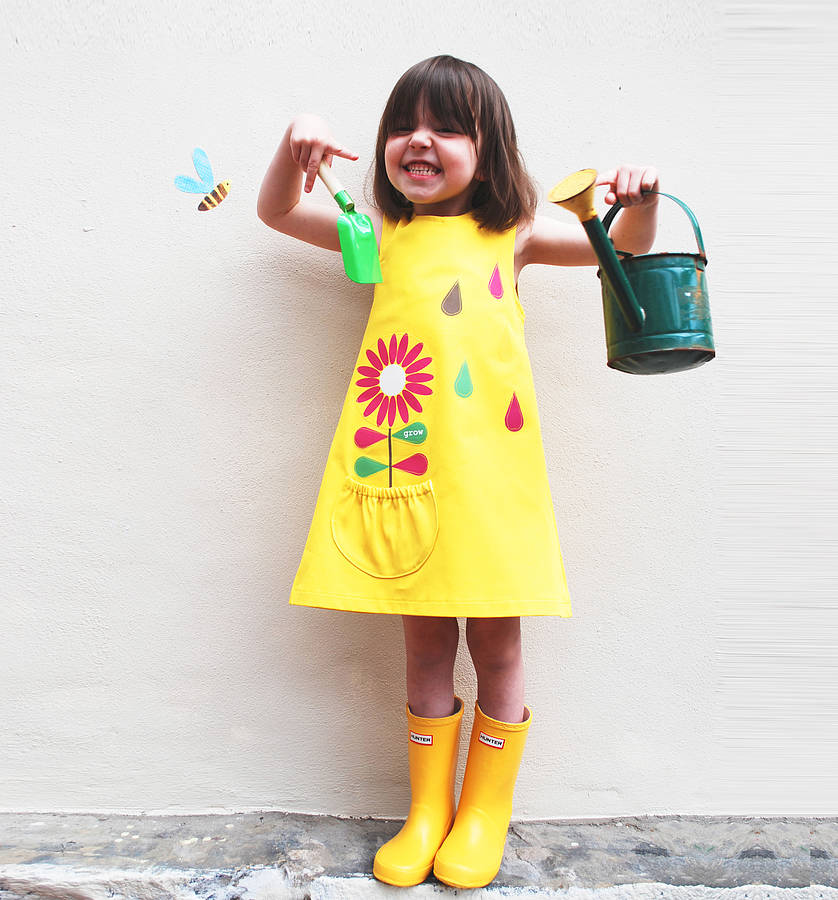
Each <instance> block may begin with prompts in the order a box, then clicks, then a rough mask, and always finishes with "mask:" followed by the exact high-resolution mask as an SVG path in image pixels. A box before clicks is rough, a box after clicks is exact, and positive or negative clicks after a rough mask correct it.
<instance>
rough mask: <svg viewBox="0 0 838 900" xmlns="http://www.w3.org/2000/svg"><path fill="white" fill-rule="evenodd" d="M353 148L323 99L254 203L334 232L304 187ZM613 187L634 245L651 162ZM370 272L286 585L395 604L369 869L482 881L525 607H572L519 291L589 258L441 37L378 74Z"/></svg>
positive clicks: (319, 595) (512, 716) (642, 231)
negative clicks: (354, 346) (399, 770)
mask: <svg viewBox="0 0 838 900" xmlns="http://www.w3.org/2000/svg"><path fill="white" fill-rule="evenodd" d="M335 156H340V157H343V158H345V159H350V160H356V159H358V156H357V155H356V154H354V153H352V152H350V151H349V150H347V149H346V148H345V147H343V146H341V145H340V143H338V141H336V140H335V139H334V138H333V137H332V135H331V133H330V130H329V128H328V126H327V125H326V123H325V122H323V121H322V120H321V119H319V118H317V117H314V116H309V115H306V116H299V117H298V118H296V119H294V121H293V122H292V123H291V124H290V126H289V127H288V130H287V131H286V133H285V136H284V137H283V139H282V142H281V143H280V146H279V149H278V150H277V153H276V156H275V157H274V159H273V161H272V162H271V165H270V167H269V169H268V172H267V174H266V175H265V179H264V182H263V184H262V188H261V192H260V195H259V205H258V214H259V217H260V218H261V219H262V221H264V222H265V223H266V224H268V225H270V226H271V227H272V228H275V229H276V230H278V231H281V232H284V233H285V234H289V235H292V236H293V237H297V238H300V239H301V240H304V241H307V242H309V243H311V244H316V245H317V246H320V247H325V248H327V249H329V250H335V251H337V250H339V249H340V245H339V242H338V232H337V227H336V219H337V215H338V212H339V211H338V209H337V207H336V206H335V205H334V204H324V205H315V204H312V203H308V202H300V198H301V191H300V186H301V181H302V180H303V178H302V177H301V171H302V172H303V173H305V174H304V184H305V191H306V192H309V191H310V190H311V189H312V186H313V184H314V180H315V176H316V174H317V169H318V166H319V165H320V162H321V160H325V162H326V164H327V165H331V162H332V160H333V158H334V157H335ZM598 183H600V184H608V186H609V188H610V190H609V193H608V194H607V196H606V201H607V202H609V203H612V204H613V203H614V202H615V201H616V200H617V199H619V200H620V202H621V203H622V204H623V205H624V206H625V207H627V209H626V211H625V212H624V213H622V215H621V216H620V217H619V218H618V219H617V222H616V223H615V225H614V227H613V230H612V232H611V234H612V237H613V239H614V243H615V244H616V245H617V246H618V247H619V248H620V249H621V250H627V251H629V252H632V253H643V252H646V251H647V250H648V249H649V247H650V246H651V244H652V240H653V237H654V233H655V227H656V201H657V196H656V195H650V196H644V194H643V191H645V190H649V189H657V187H658V184H657V176H656V174H655V171H654V169H652V168H650V167H647V168H643V167H638V166H620V167H618V168H616V169H615V170H613V171H611V172H609V173H607V174H604V175H602V176H601V177H600V178H599V182H598ZM374 194H375V202H376V208H374V209H370V210H366V211H365V212H367V214H368V215H369V216H370V218H371V219H372V222H373V227H374V229H375V233H376V237H377V238H378V240H379V244H380V246H379V255H380V260H381V271H382V276H383V280H382V282H381V283H380V284H378V285H377V286H376V288H375V296H374V300H373V305H372V310H371V312H370V318H369V323H368V325H367V329H366V333H365V335H364V340H363V343H362V345H361V349H360V352H359V354H358V358H357V363H356V369H355V373H354V376H353V383H352V385H350V388H349V392H348V394H347V397H346V401H345V403H344V407H343V412H342V414H341V417H340V421H339V423H338V426H337V431H336V434H335V438H334V441H333V443H332V447H331V450H330V452H329V457H328V461H327V463H326V470H325V474H324V476H323V481H322V484H321V487H320V493H319V496H318V499H317V505H316V508H315V512H314V519H313V522H312V526H311V530H310V532H309V536H308V541H307V543H306V546H305V550H304V553H303V558H302V561H301V564H300V568H299V571H298V573H297V577H296V579H295V581H294V585H293V588H292V592H291V603H292V604H296V605H302V606H317V607H325V608H329V609H341V610H355V611H359V612H380V613H399V614H401V615H402V616H403V623H404V637H405V648H406V656H407V720H408V741H407V748H408V762H409V770H410V785H411V806H410V812H409V815H408V817H407V821H406V822H405V825H404V827H403V828H402V829H401V831H400V832H399V833H398V834H397V835H396V836H395V837H394V838H393V839H392V840H390V841H389V842H388V843H386V844H385V845H384V846H382V847H381V848H380V849H379V850H378V853H377V854H376V856H375V862H374V868H373V871H374V874H375V876H376V878H378V879H380V880H382V881H385V882H388V883H390V884H395V885H402V886H407V885H413V884H418V883H419V882H421V881H423V880H424V879H425V878H426V877H427V876H428V875H429V874H430V872H431V870H433V872H434V874H435V875H436V876H437V878H439V879H440V880H441V881H443V882H445V883H446V884H449V885H452V886H455V887H463V888H472V887H481V886H483V885H486V884H488V883H489V882H490V881H491V880H492V879H493V878H494V877H495V875H496V874H497V872H498V869H499V868H500V863H501V858H502V856H503V849H504V844H505V841H506V833H507V829H508V827H509V819H510V815H511V810H512V792H513V787H514V784H515V779H516V776H517V772H518V767H519V763H520V760H521V755H522V753H523V748H524V741H525V739H526V735H527V731H528V729H529V727H530V723H531V721H532V715H531V712H530V710H529V709H528V708H527V707H526V706H525V705H524V673H523V662H522V656H521V630H520V618H519V617H520V616H522V615H528V616H532V615H559V616H570V615H571V607H570V600H569V597H568V591H567V585H566V583H565V574H564V568H563V565H562V559H561V553H560V549H559V542H558V537H557V532H556V523H555V517H554V512H553V505H552V498H551V494H550V488H549V485H548V482H547V472H546V466H545V462H544V452H543V446H542V443H541V432H540V428H539V420H538V412H537V409H536V398H535V393H534V390H533V380H532V373H531V370H530V365H529V359H528V356H527V351H526V348H525V345H524V312H523V309H522V308H521V305H520V303H519V301H518V296H517V282H518V276H519V274H520V272H521V269H523V268H524V266H527V265H530V264H532V263H543V264H548V265H570V266H574V265H576V266H578V265H594V264H596V258H595V256H594V253H593V251H592V249H591V246H590V244H589V242H588V239H587V237H586V236H585V233H584V231H583V229H582V228H581V226H579V225H578V224H569V223H568V224H563V223H559V222H556V221H554V220H553V219H551V218H545V217H542V216H536V215H535V206H536V191H535V188H534V186H533V183H532V182H531V180H530V178H529V176H528V175H527V173H526V171H525V169H524V167H523V164H522V162H521V159H520V156H519V153H518V147H517V143H516V137H515V129H514V126H513V124H512V119H511V116H510V113H509V108H508V106H507V103H506V100H505V98H504V96H503V94H502V93H501V91H500V89H499V88H498V86H497V85H496V84H495V82H494V81H493V80H492V79H491V78H490V77H489V76H488V75H487V74H486V73H485V72H483V71H482V70H481V69H479V68H477V67H476V66H474V65H471V64H470V63H466V62H462V61H461V60H457V59H454V58H453V57H450V56H438V57H434V58H432V59H427V60H425V61H423V62H420V63H418V64H417V65H415V66H413V67H412V68H411V69H409V70H408V71H407V72H406V73H405V74H404V75H403V76H402V77H401V78H400V79H399V81H398V83H397V84H396V86H395V88H394V89H393V91H392V93H391V95H390V98H389V100H388V101H387V105H386V107H385V109H384V114H383V116H382V119H381V125H380V127H379V131H378V140H377V143H376V150H375V179H374ZM457 616H465V617H467V619H468V621H467V624H466V639H467V643H468V648H469V652H470V653H471V658H472V661H473V663H474V668H475V671H476V674H477V703H476V705H475V714H474V728H473V730H472V734H471V742H470V745H469V752H468V762H467V766H466V771H465V776H464V780H463V787H462V791H461V795H460V803H459V807H458V808H457V810H456V817H455V805H454V775H455V770H456V764H457V756H458V752H457V748H458V738H459V728H460V720H461V718H462V715H463V704H462V701H461V700H460V699H459V698H458V697H456V696H455V694H454V680H453V673H454V658H455V655H456V652H457V644H458V639H459V626H458V623H457V618H456V617H457Z"/></svg>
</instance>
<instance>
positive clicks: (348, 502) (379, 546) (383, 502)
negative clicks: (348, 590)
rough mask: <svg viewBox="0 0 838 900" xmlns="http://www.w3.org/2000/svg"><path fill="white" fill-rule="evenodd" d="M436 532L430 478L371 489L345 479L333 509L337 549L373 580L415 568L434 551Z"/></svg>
mask: <svg viewBox="0 0 838 900" xmlns="http://www.w3.org/2000/svg"><path fill="white" fill-rule="evenodd" d="M438 530H439V519H438V516H437V508H436V497H435V496H434V489H433V485H432V484H431V482H430V480H427V481H422V482H420V483H419V484H411V485H406V486H403V487H375V486H373V485H367V484H361V483H360V482H357V481H355V480H354V479H353V478H351V477H349V476H347V477H346V480H345V481H344V483H343V486H342V487H341V490H340V493H339V494H338V496H337V499H336V500H335V505H334V508H333V509H332V537H333V538H334V541H335V544H336V545H337V548H338V550H340V552H341V553H342V554H343V555H344V556H345V557H346V558H347V559H348V560H349V562H351V563H352V565H354V566H357V567H358V568H359V569H361V571H362V572H366V573H367V574H368V575H373V576H374V577H376V578H399V577H400V576H402V575H410V573H411V572H415V571H416V570H417V569H420V568H421V567H422V566H423V565H424V564H425V562H426V561H427V559H428V557H429V556H430V555H431V551H432V550H433V549H434V544H435V543H436V535H437V531H438Z"/></svg>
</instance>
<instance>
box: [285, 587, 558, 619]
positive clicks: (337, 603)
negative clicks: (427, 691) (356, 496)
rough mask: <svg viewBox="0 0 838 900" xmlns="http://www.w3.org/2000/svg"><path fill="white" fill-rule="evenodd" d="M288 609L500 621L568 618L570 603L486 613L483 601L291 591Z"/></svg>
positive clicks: (507, 606) (530, 603)
mask: <svg viewBox="0 0 838 900" xmlns="http://www.w3.org/2000/svg"><path fill="white" fill-rule="evenodd" d="M289 605H291V606H308V607H315V608H318V609H334V610H339V611H342V612H359V613H384V614H389V615H407V616H410V615H414V616H439V617H445V618H452V619H453V618H456V617H457V616H472V617H473V618H487V619H488V618H501V617H507V616H559V617H560V618H563V619H569V618H572V615H573V614H572V612H571V605H570V600H567V599H565V600H558V599H556V598H554V597H550V598H544V599H541V600H533V599H529V600H522V601H519V600H512V601H510V600H508V599H504V600H499V601H497V605H498V607H500V608H499V609H498V610H492V611H487V610H488V609H489V608H490V607H491V606H492V605H493V604H492V602H491V601H489V602H488V603H487V601H486V599H485V598H484V599H482V600H474V601H471V602H469V601H467V600H465V601H458V602H456V603H454V602H452V601H450V600H443V601H436V602H428V601H426V600H416V601H413V602H410V601H404V600H369V599H365V598H364V597H351V596H343V595H340V594H323V593H320V592H319V591H303V590H294V591H292V593H291V599H290V600H289Z"/></svg>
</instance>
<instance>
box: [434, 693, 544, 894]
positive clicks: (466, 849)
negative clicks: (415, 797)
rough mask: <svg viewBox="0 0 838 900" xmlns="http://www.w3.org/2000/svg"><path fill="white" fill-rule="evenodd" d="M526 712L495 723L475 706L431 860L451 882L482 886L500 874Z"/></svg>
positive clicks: (440, 876)
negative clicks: (449, 821) (450, 815)
mask: <svg viewBox="0 0 838 900" xmlns="http://www.w3.org/2000/svg"><path fill="white" fill-rule="evenodd" d="M524 715H525V716H526V720H525V721H523V722H499V721H498V720H497V719H490V718H489V716H487V715H486V714H485V713H484V712H483V710H482V709H480V707H479V706H478V705H477V704H476V703H475V705H474V727H473V728H472V731H471V743H470V744H469V748H468V763H467V764H466V773H465V776H464V777H463V790H462V792H461V793H460V804H459V807H458V808H457V818H456V819H455V820H454V826H453V828H452V829H451V833H450V834H449V835H448V837H447V838H446V839H445V843H443V845H442V846H441V847H440V848H439V852H438V853H437V855H436V859H435V860H434V875H436V877H437V878H438V879H439V880H440V881H442V882H444V883H445V884H448V885H451V887H459V888H476V887H483V886H484V885H487V884H488V883H489V882H490V881H491V880H492V879H493V878H494V877H495V875H497V874H498V869H500V863H501V859H502V858H503V848H504V845H505V844H506V832H507V830H508V829H509V819H510V816H511V815H512V792H513V789H514V788H515V778H516V777H517V775H518V766H519V765H520V763H521V756H522V754H523V752H524V744H525V743H526V740H527V731H528V730H529V727H530V722H531V721H532V713H531V712H530V710H529V709H528V708H527V707H524Z"/></svg>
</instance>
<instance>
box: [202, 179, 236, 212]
mask: <svg viewBox="0 0 838 900" xmlns="http://www.w3.org/2000/svg"><path fill="white" fill-rule="evenodd" d="M210 184H212V182H210ZM229 192H230V182H229V181H222V182H221V183H220V184H217V185H216V186H215V187H214V188H213V190H212V191H211V192H210V193H209V194H207V195H206V197H204V199H203V200H202V201H201V202H200V203H199V204H198V209H200V210H201V211H202V212H203V211H206V210H208V209H215V207H216V206H218V204H219V203H221V201H222V200H223V199H224V198H225V197H226V196H227V194H228V193H229Z"/></svg>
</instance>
